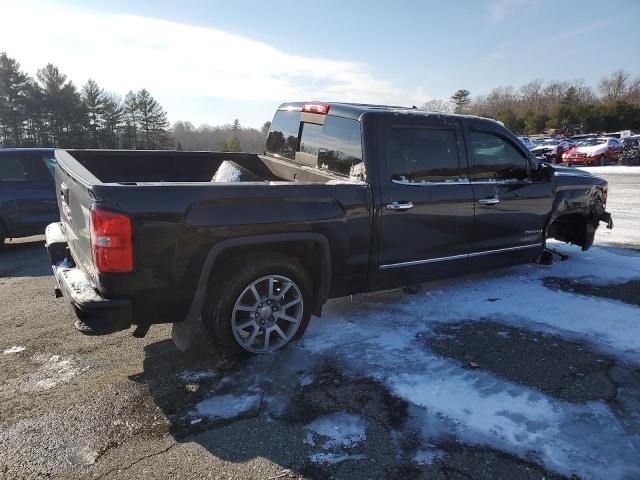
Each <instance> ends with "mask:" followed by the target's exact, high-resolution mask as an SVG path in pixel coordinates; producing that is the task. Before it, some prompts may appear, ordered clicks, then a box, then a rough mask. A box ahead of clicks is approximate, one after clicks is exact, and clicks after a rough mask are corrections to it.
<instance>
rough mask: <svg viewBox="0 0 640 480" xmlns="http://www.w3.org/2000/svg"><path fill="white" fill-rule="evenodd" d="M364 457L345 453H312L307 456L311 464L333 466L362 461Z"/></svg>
mask: <svg viewBox="0 0 640 480" xmlns="http://www.w3.org/2000/svg"><path fill="white" fill-rule="evenodd" d="M366 458H367V456H366V455H361V454H357V455H348V454H346V453H324V452H323V453H312V454H311V455H309V460H310V461H312V462H313V463H321V464H329V465H334V464H336V463H340V462H344V461H346V460H364V459H366Z"/></svg>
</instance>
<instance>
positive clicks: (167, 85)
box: [0, 1, 408, 103]
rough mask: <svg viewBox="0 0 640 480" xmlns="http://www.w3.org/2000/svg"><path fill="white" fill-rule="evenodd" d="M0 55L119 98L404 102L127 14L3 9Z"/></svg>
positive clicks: (363, 70) (278, 57)
mask: <svg viewBox="0 0 640 480" xmlns="http://www.w3.org/2000/svg"><path fill="white" fill-rule="evenodd" d="M2 10H3V11H2V14H3V15H2V16H3V18H5V19H28V20H25V21H12V22H3V26H2V29H0V49H2V50H6V52H7V53H8V55H9V56H11V57H13V58H16V59H17V60H18V61H19V62H20V63H21V64H22V67H23V69H24V70H26V71H27V72H29V73H31V74H34V73H35V71H36V70H37V69H38V68H41V67H42V66H44V65H45V64H47V63H49V62H51V63H54V64H55V65H56V66H58V67H59V68H60V70H61V71H62V72H63V73H65V74H67V75H68V76H69V78H70V79H72V80H73V81H74V83H76V84H82V83H84V82H85V81H86V80H87V79H88V78H93V79H95V80H96V81H98V83H99V84H100V85H101V86H103V87H104V88H106V89H108V90H112V91H116V92H119V93H125V92H126V91H128V90H130V89H133V90H136V89H139V88H143V87H145V88H148V89H149V90H150V91H151V92H152V93H153V94H154V95H155V96H157V97H158V98H159V99H162V97H163V95H165V96H167V97H168V96H176V95H184V97H185V99H189V101H197V98H198V97H200V98H202V97H220V98H226V99H237V100H244V101H256V102H258V101H260V102H265V101H269V102H271V101H273V102H280V101H286V100H297V99H326V100H337V101H358V102H374V103H398V102H400V101H402V100H403V99H405V100H406V99H407V98H408V97H407V96H405V95H402V94H401V91H400V90H399V89H398V88H396V87H394V86H393V85H392V84H391V83H390V82H388V81H386V80H384V79H380V78H377V77H376V76H375V75H373V74H372V73H371V71H370V69H369V68H368V67H367V65H364V64H362V63H357V62H349V61H338V60H331V59H324V58H310V57H303V56H297V55H290V54H287V53H285V52H283V51H281V50H278V49H276V48H274V47H272V46H270V45H268V44H265V43H261V42H257V41H254V40H250V39H247V38H244V37H241V36H238V35H234V34H230V33H226V32H224V31H221V30H216V29H213V28H204V27H195V26H190V25H185V24H181V23H177V22H172V21H167V20H160V19H155V18H149V17H140V16H134V15H123V14H111V13H99V14H98V13H94V12H88V11H74V10H65V9H64V8H59V7H56V8H54V7H52V6H50V5H48V4H42V3H31V2H28V1H27V2H20V3H17V2H13V3H12V4H10V5H4V6H3V8H2Z"/></svg>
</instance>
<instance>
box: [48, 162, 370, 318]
mask: <svg viewBox="0 0 640 480" xmlns="http://www.w3.org/2000/svg"><path fill="white" fill-rule="evenodd" d="M56 159H57V162H58V168H56V190H57V192H58V205H59V207H60V212H61V223H60V235H61V236H64V238H65V239H66V240H65V242H64V244H63V247H64V248H67V247H68V249H69V250H68V252H69V253H70V255H68V257H67V258H65V256H64V253H61V255H60V256H57V260H56V262H57V263H56V262H53V259H52V264H54V267H55V265H60V268H61V270H60V272H59V273H60V279H62V280H65V279H66V277H65V278H62V277H64V274H66V275H67V276H68V274H69V272H67V271H66V269H68V268H73V269H77V270H78V271H79V272H81V274H82V275H84V276H85V277H86V282H79V284H82V285H90V286H91V288H92V289H93V290H95V291H96V292H97V293H98V294H99V295H100V297H101V298H103V299H105V300H108V301H114V302H118V301H120V300H121V299H128V300H129V301H130V303H131V304H130V305H127V306H126V307H125V306H123V307H122V309H124V310H125V311H130V312H131V313H130V314H127V316H130V317H131V319H132V320H131V321H132V322H136V323H140V322H143V323H146V322H148V323H162V322H176V321H180V320H182V319H184V318H185V316H186V314H187V310H188V309H189V306H190V305H191V304H192V302H193V298H194V292H195V291H196V285H197V284H198V281H199V277H200V275H201V271H202V266H203V264H204V262H205V261H206V259H207V257H208V255H209V253H210V252H211V250H212V248H213V247H214V246H216V245H218V244H221V243H222V242H228V241H231V240H233V241H236V240H237V241H239V242H241V241H242V238H245V237H247V236H262V237H264V238H268V237H269V236H270V235H271V236H273V235H276V234H277V235H283V234H284V235H290V236H291V238H293V237H296V238H298V237H300V238H302V237H304V238H309V237H310V236H313V235H316V236H318V235H323V236H325V237H327V238H331V239H332V243H333V242H335V245H331V248H332V250H333V251H334V252H335V253H334V255H333V256H332V258H331V262H332V263H333V264H334V265H335V268H336V270H338V271H340V272H342V273H343V275H342V276H341V280H344V283H342V282H340V283H336V284H333V285H332V288H333V289H337V291H338V293H339V291H340V289H341V288H344V289H346V288H347V287H349V288H351V287H352V286H353V285H354V284H357V285H364V283H365V280H366V275H367V266H368V262H369V252H370V249H369V248H370V233H371V228H370V225H371V221H372V195H371V190H370V186H369V184H367V183H366V182H363V181H358V180H350V179H349V178H345V177H340V176H336V175H332V174H331V173H328V172H326V173H325V172H323V171H320V170H318V169H313V168H310V167H305V166H301V165H300V166H298V165H297V164H295V163H292V162H288V161H285V160H280V159H278V158H273V157H269V156H263V155H257V154H246V153H222V152H173V151H170V152H166V151H92V150H69V151H62V150H58V151H56ZM94 208H99V209H101V210H105V211H110V212H116V213H118V214H122V215H126V216H127V217H128V218H129V219H130V221H131V236H132V239H133V264H134V267H133V271H131V272H128V273H101V272H99V271H98V270H97V269H96V266H95V264H94V258H93V256H92V255H93V252H92V235H91V228H92V226H91V211H92V209H94ZM282 248H284V249H286V248H287V246H286V242H285V243H282ZM309 248H310V250H309V252H308V254H309V258H310V259H312V258H314V253H313V251H312V248H313V247H311V246H310V247H309ZM310 261H311V260H310ZM317 268H319V267H317ZM323 268H324V267H323ZM331 269H332V266H328V267H327V268H326V271H327V272H329V271H331ZM72 273H73V275H74V276H75V277H74V278H76V277H77V278H80V274H79V273H78V272H72ZM62 280H61V281H62ZM67 283H69V282H67ZM89 293H90V292H89ZM328 294H329V292H326V295H328ZM65 296H67V295H65ZM76 296H77V295H76ZM102 305H104V302H100V303H98V302H94V303H92V304H91V307H90V308H94V307H95V308H98V307H102ZM74 308H76V310H82V308H86V309H88V308H89V307H87V306H86V305H81V306H78V305H75V307H74ZM79 316H80V314H79ZM121 326H122V328H127V327H128V325H127V324H126V322H124V323H123V324H122V325H121Z"/></svg>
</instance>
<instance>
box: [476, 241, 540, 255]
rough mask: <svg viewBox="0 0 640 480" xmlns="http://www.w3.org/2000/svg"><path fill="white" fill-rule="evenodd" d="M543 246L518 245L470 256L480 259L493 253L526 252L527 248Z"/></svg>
mask: <svg viewBox="0 0 640 480" xmlns="http://www.w3.org/2000/svg"><path fill="white" fill-rule="evenodd" d="M541 246H542V243H530V244H528V245H518V246H517V247H508V248H497V249H496V250H485V251H484V252H474V253H470V254H469V256H470V257H480V256H482V255H491V254H493V253H500V252H512V251H514V250H526V249H527V248H533V247H541Z"/></svg>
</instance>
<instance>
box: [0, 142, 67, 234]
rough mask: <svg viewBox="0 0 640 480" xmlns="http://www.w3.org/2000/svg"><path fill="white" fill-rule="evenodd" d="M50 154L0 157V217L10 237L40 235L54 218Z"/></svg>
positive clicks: (28, 153) (14, 153)
mask: <svg viewBox="0 0 640 480" xmlns="http://www.w3.org/2000/svg"><path fill="white" fill-rule="evenodd" d="M51 157H52V155H47V154H42V153H38V152H29V151H24V152H20V151H10V152H2V153H1V154H0V190H1V193H0V199H1V202H2V215H3V216H4V217H5V218H4V220H5V222H6V223H7V224H8V226H9V228H10V230H11V234H13V235H33V234H38V233H44V228H45V227H46V225H47V224H48V223H51V222H55V221H56V220H57V218H58V207H57V203H56V196H55V186H54V180H53V176H52V168H48V167H51V164H50V163H48V162H51V161H52V160H51Z"/></svg>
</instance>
